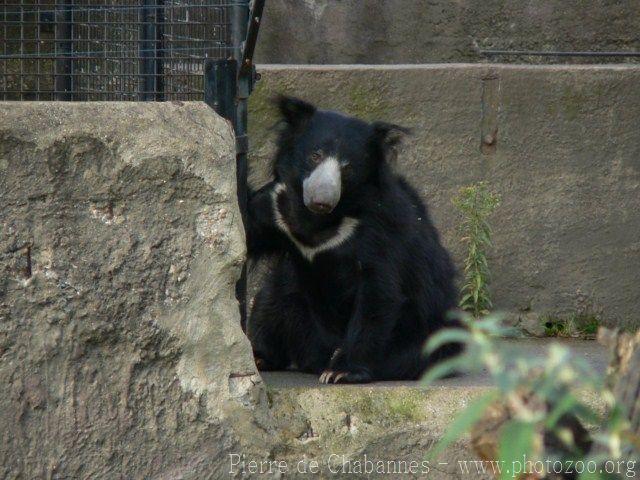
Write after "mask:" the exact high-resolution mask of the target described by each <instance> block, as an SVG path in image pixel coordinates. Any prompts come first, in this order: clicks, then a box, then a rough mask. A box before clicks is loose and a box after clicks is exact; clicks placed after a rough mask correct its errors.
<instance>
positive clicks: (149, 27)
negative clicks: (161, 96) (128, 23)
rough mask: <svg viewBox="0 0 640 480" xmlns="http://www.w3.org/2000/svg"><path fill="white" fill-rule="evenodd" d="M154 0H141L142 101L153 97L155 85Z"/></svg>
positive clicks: (140, 88)
mask: <svg viewBox="0 0 640 480" xmlns="http://www.w3.org/2000/svg"><path fill="white" fill-rule="evenodd" d="M155 2H156V0H143V2H142V9H141V11H140V21H141V25H140V43H139V45H140V87H139V90H140V95H139V97H140V100H141V101H143V102H147V101H151V100H153V99H154V93H155V90H156V89H155V86H156V65H155V63H156V62H155V60H156V58H155V57H156V48H155V43H156V42H155V40H156V25H155V15H154V13H155V9H154V8H153V5H154V4H155Z"/></svg>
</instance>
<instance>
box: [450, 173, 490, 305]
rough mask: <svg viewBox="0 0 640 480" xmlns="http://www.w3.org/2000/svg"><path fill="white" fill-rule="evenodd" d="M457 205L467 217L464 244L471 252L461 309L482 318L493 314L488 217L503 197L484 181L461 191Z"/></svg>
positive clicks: (468, 259) (464, 224)
mask: <svg viewBox="0 0 640 480" xmlns="http://www.w3.org/2000/svg"><path fill="white" fill-rule="evenodd" d="M453 203H454V205H455V206H456V207H457V208H458V210H459V211H460V212H461V213H462V215H463V222H462V226H461V231H462V241H463V242H464V243H465V244H466V245H467V249H468V252H467V256H466V259H465V265H464V285H463V286H462V298H461V299H460V304H459V306H460V308H462V309H463V310H465V311H467V312H470V313H472V314H473V315H474V316H475V317H479V316H481V315H486V314H487V313H489V310H490V309H491V308H492V307H493V304H492V303H491V297H490V292H489V281H490V272H489V265H488V263H487V249H488V248H489V247H490V246H491V227H490V226H489V222H488V218H489V216H490V215H491V213H492V212H493V211H494V210H495V208H496V207H497V206H498V205H499V203H500V197H499V196H498V195H497V194H495V193H492V192H490V191H489V189H488V188H487V185H486V183H484V182H480V183H477V184H475V185H470V186H467V187H463V188H461V189H460V191H459V193H458V195H457V196H456V197H455V198H454V199H453Z"/></svg>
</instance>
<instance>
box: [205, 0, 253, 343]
mask: <svg viewBox="0 0 640 480" xmlns="http://www.w3.org/2000/svg"><path fill="white" fill-rule="evenodd" d="M263 7H264V0H253V3H252V8H251V9H250V8H249V0H237V1H236V3H235V4H234V5H233V7H232V10H231V44H232V45H233V47H234V49H233V53H232V56H233V60H219V61H208V62H207V63H206V64H205V102H207V103H208V104H209V105H210V106H212V107H213V108H214V109H215V110H216V112H218V113H219V114H220V115H222V116H223V117H225V118H227V119H228V120H230V121H231V122H232V124H233V128H234V131H235V134H236V185H237V191H238V205H239V207H240V214H241V215H242V220H243V222H245V221H246V213H247V152H248V150H249V142H248V139H247V100H248V99H249V95H250V94H251V90H252V89H253V84H254V81H255V79H256V72H255V68H254V67H253V64H252V58H253V51H254V47H255V42H256V39H257V36H258V28H259V26H260V18H261V16H262V10H263ZM250 18H251V23H250V22H249V19H250ZM236 298H237V300H238V303H239V304H240V317H241V325H242V329H243V330H245V331H246V321H247V300H246V298H247V268H246V265H245V266H243V268H242V275H241V277H240V280H238V282H237V283H236Z"/></svg>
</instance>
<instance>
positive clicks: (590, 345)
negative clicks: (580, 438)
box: [261, 338, 609, 388]
mask: <svg viewBox="0 0 640 480" xmlns="http://www.w3.org/2000/svg"><path fill="white" fill-rule="evenodd" d="M552 341H556V342H558V343H560V344H563V345H568V346H569V347H570V348H571V350H572V351H573V353H574V354H575V355H576V356H578V357H582V358H584V359H585V360H586V361H587V362H588V363H589V365H591V366H592V367H593V369H594V371H596V372H601V373H604V372H605V370H606V368H607V364H608V362H609V358H608V353H607V350H606V348H605V347H603V346H602V345H600V344H598V343H597V342H595V341H593V340H575V339H548V338H524V339H514V340H505V343H507V344H508V345H509V346H510V347H516V348H517V349H518V350H519V351H521V352H523V353H525V354H526V355H528V356H531V357H536V356H543V355H545V352H546V349H547V347H548V345H549V344H550V343H551V342H552ZM261 375H262V378H263V380H264V381H265V383H266V384H267V385H268V386H270V387H273V388H296V387H307V388H308V387H318V388H340V387H341V386H340V385H322V384H320V383H318V377H317V376H316V375H311V374H307V373H300V372H292V371H283V372H261ZM435 385H438V386H443V387H476V386H477V387H486V386H489V385H490V378H489V375H488V373H487V371H486V370H485V371H482V372H479V373H477V374H473V375H461V376H457V377H453V378H447V379H444V380H439V381H437V382H436V383H435ZM363 386H366V387H368V388H370V387H380V388H388V387H397V386H410V387H415V388H427V387H425V386H424V385H421V384H420V382H406V381H403V382H376V383H370V384H366V385H363Z"/></svg>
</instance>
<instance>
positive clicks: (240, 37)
mask: <svg viewBox="0 0 640 480" xmlns="http://www.w3.org/2000/svg"><path fill="white" fill-rule="evenodd" d="M248 26H249V0H239V1H237V3H236V5H235V6H234V7H233V10H232V12H231V41H232V45H233V46H234V47H235V49H234V52H233V56H234V58H235V60H236V75H238V73H239V71H240V68H241V66H242V65H241V62H242V59H243V54H244V47H245V41H246V39H247V29H248ZM251 83H252V79H251V78H246V77H245V76H243V75H240V76H238V83H237V93H236V96H237V103H236V114H235V122H234V129H235V132H236V179H237V183H236V185H237V190H238V205H239V207H240V214H241V216H242V221H243V222H245V221H246V215H247V151H248V150H249V142H248V140H247V100H248V98H249V94H250V93H251ZM236 298H237V299H238V303H239V304H240V324H241V326H242V330H244V331H246V325H247V266H246V265H244V266H243V267H242V274H241V276H240V279H239V280H238V282H237V283H236Z"/></svg>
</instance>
